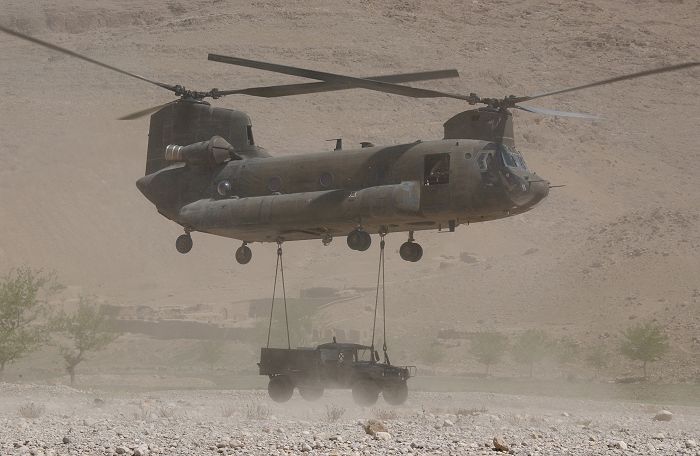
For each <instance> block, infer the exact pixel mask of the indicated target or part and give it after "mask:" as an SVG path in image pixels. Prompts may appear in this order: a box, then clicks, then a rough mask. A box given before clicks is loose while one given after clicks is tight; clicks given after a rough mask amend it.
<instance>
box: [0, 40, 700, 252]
mask: <svg viewBox="0 0 700 456" xmlns="http://www.w3.org/2000/svg"><path fill="white" fill-rule="evenodd" d="M0 30H1V31H4V32H6V33H9V34H11V35H14V36H15V37H18V38H21V39H24V40H28V41H31V42H33V43H35V44H38V45H41V46H44V47H47V48H49V49H53V50H55V51H58V52H62V53H64V54H68V55H70V56H73V57H76V58H79V59H82V60H85V61H88V62H91V63H94V64H96V65H99V66H101V67H104V68H107V69H110V70H112V71H116V72H119V73H121V74H123V75H126V76H130V77H133V78H136V79H139V80H141V81H144V82H147V83H150V84H154V85H156V86H158V87H161V88H163V89H166V90H168V91H171V92H173V93H174V94H175V95H176V96H177V97H178V99H176V100H174V101H170V102H168V103H165V104H163V105H160V106H156V107H153V108H149V109H145V110H142V111H139V112H136V113H133V114H130V115H128V116H125V117H123V118H122V119H136V118H139V117H142V116H146V115H149V114H152V115H151V121H150V128H149V139H148V151H147V159H146V175H145V176H144V177H142V178H140V179H139V180H138V181H137V182H136V185H137V187H138V189H139V190H140V191H141V192H142V193H143V194H144V195H145V196H146V198H148V199H149V200H150V201H151V202H152V203H153V204H154V205H155V206H156V208H157V210H158V212H159V213H161V214H162V215H163V216H165V217H167V218H168V219H170V220H172V221H174V222H176V223H178V224H180V225H181V226H182V227H183V229H184V234H182V235H181V236H180V237H178V239H177V241H176V248H177V250H178V251H179V252H181V253H187V252H189V251H190V250H191V249H192V237H191V234H190V233H192V232H204V233H210V234H215V235H218V236H225V237H229V238H234V239H238V240H240V241H242V245H241V246H240V247H239V248H238V250H237V251H236V255H235V256H236V260H237V261H238V262H239V263H241V264H246V263H248V262H249V261H250V260H251V258H252V252H251V250H250V248H249V247H248V244H249V243H252V242H278V243H281V242H283V241H296V240H304V239H321V240H322V241H323V243H324V244H328V243H329V242H331V240H332V239H333V237H335V236H347V244H348V246H349V247H350V248H351V249H353V250H358V251H364V250H367V249H368V248H369V247H370V244H371V242H372V240H371V237H370V233H380V234H382V235H383V234H386V233H387V232H407V233H408V240H407V241H406V242H405V243H403V244H402V245H401V247H400V249H399V253H400V255H401V258H403V259H404V260H407V261H412V262H415V261H418V260H420V259H421V257H422V255H423V249H422V248H421V246H420V244H418V243H417V242H415V240H414V232H415V231H419V230H432V229H442V228H446V229H449V231H454V229H455V227H457V226H458V225H460V224H465V223H475V222H484V221H489V220H495V219H499V218H503V217H508V216H512V215H516V214H520V213H523V212H525V211H528V210H530V209H531V208H532V207H533V206H535V205H536V204H537V203H538V202H540V201H541V200H542V199H543V198H545V197H546V196H547V194H548V192H549V188H550V187H549V182H547V181H546V180H545V179H543V178H541V177H539V176H538V175H537V174H535V173H534V172H532V171H531V170H529V169H528V167H527V165H526V164H525V160H524V158H523V155H522V153H521V152H519V151H518V150H517V149H516V147H515V143H514V141H513V122H512V113H511V112H510V109H519V110H522V111H527V112H531V113H535V114H546V115H554V116H568V117H579V118H593V117H594V116H591V115H589V114H582V113H572V112H561V111H553V110H549V109H542V108H536V107H532V106H524V105H522V104H520V103H522V102H526V101H530V100H535V99H538V98H543V97H547V96H551V95H557V94H562V93H567V92H573V91H576V90H581V89H586V88H590V87H595V86H601V85H605V84H610V83H614V82H618V81H624V80H627V79H634V78H638V77H642V76H647V75H652V74H658V73H664V72H669V71H676V70H681V69H684V68H690V67H694V66H697V65H700V62H689V63H683V64H678V65H672V66H665V67H662V68H657V69H652V70H647V71H642V72H638V73H632V74H627V75H623V76H618V77H613V78H609V79H604V80H601V81H596V82H592V83H589V84H585V85H580V86H576V87H569V88H564V89H560V90H555V91H551V92H545V93H540V94H537V95H531V96H519V97H518V96H514V95H510V96H506V97H504V98H482V97H479V96H478V95H476V94H474V93H470V94H468V95H462V94H454V93H447V92H440V91H435V90H430V89H422V88H415V87H409V86H405V85H400V84H399V83H404V82H410V81H421V80H428V79H438V78H445V77H456V76H458V74H457V72H456V70H442V71H432V72H423V73H411V74H399V75H390V76H375V77H369V78H358V77H350V76H344V75H340V74H334V73H327V72H321V71H314V70H306V69H302V68H297V67H291V66H285V65H277V64H273V63H268V62H260V61H254V60H247V59H242V58H236V57H227V56H222V55H216V54H209V60H212V61H215V62H222V63H228V64H233V65H239V66H244V67H250V68H256V69H260V70H266V71H273V72H277V73H282V74H287V75H292V76H300V77H305V78H309V79H314V80H316V81H320V82H313V83H302V84H287V85H278V86H268V87H254V88H248V89H238V90H218V89H211V90H209V91H206V92H201V91H195V90H188V89H186V88H184V87H182V86H180V85H170V84H165V83H162V82H158V81H154V80H151V79H147V78H145V77H142V76H139V75H137V74H134V73H130V72H128V71H124V70H122V69H119V68H116V67H114V66H111V65H108V64H105V63H102V62H99V61H96V60H94V59H92V58H89V57H86V56H84V55H81V54H78V53H75V52H73V51H70V50H68V49H65V48H62V47H59V46H56V45H54V44H51V43H48V42H45V41H42V40H39V39H37V38H34V37H30V36H27V35H24V34H22V33H19V32H16V31H14V30H10V29H7V28H4V27H0ZM351 88H362V89H368V90H374V91H379V92H385V93H390V94H396V95H403V96H408V97H414V98H453V99H458V100H463V101H466V102H467V103H468V104H470V105H477V104H483V105H485V106H484V107H481V108H478V109H470V110H467V111H464V112H461V113H459V114H457V115H455V116H454V117H452V118H451V119H449V120H448V121H447V122H445V124H444V137H443V138H442V139H439V140H434V141H417V142H412V143H408V144H400V145H393V146H375V145H373V144H371V143H362V147H361V148H359V149H347V150H346V149H342V147H341V142H340V141H338V142H337V143H336V148H335V149H336V150H335V152H320V153H308V154H301V155H294V156H278V157H273V156H270V154H268V153H267V152H266V151H265V150H264V149H262V148H261V147H259V146H257V145H256V144H255V141H254V139H253V130H252V126H251V121H250V118H249V117H248V116H247V115H246V114H245V113H243V112H241V111H235V110H232V109H226V108H218V107H212V106H211V105H210V104H209V103H208V102H206V101H205V99H207V98H212V99H217V98H220V97H223V96H226V95H250V96H259V97H268V98H271V97H281V96H289V95H300V94H308V93H318V92H328V91H334V90H345V89H351Z"/></svg>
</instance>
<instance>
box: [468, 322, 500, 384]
mask: <svg viewBox="0 0 700 456" xmlns="http://www.w3.org/2000/svg"><path fill="white" fill-rule="evenodd" d="M507 349H508V337H506V336H505V335H503V334H501V333H499V332H479V333H476V334H475V335H474V337H473V338H472V340H471V346H470V347H469V352H470V353H471V354H472V355H474V357H475V358H476V359H477V361H479V362H480V363H481V364H483V365H485V366H486V375H489V370H490V368H491V366H492V365H494V364H497V363H498V362H499V361H501V358H503V355H504V354H505V352H506V350H507Z"/></svg>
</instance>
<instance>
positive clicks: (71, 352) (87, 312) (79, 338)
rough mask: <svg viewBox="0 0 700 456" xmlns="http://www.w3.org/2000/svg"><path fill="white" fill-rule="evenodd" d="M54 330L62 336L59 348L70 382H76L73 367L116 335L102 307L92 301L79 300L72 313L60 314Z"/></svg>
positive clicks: (89, 299) (112, 339)
mask: <svg viewBox="0 0 700 456" xmlns="http://www.w3.org/2000/svg"><path fill="white" fill-rule="evenodd" d="M55 329H56V330H57V331H58V332H59V333H61V334H62V335H63V336H64V339H65V343H64V344H62V345H61V346H60V347H61V348H60V350H61V355H62V356H63V360H64V361H65V367H66V372H68V375H70V383H71V385H73V384H74V383H75V368H76V367H77V366H78V364H80V363H81V362H83V361H85V354H86V353H88V352H92V351H98V350H101V349H103V348H104V347H106V346H107V345H109V344H110V343H111V342H113V341H114V340H115V339H116V338H117V337H119V334H118V333H116V332H113V331H110V328H109V320H108V317H107V315H106V313H105V311H104V307H101V306H98V305H97V304H96V303H95V302H94V298H88V297H81V298H80V302H79V303H78V309H77V310H76V311H75V312H74V313H65V312H63V313H62V314H61V315H59V317H58V318H56V320H55Z"/></svg>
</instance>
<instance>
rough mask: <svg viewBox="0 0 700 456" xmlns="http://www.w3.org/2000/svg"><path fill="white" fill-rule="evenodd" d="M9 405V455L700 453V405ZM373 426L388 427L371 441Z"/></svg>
mask: <svg viewBox="0 0 700 456" xmlns="http://www.w3.org/2000/svg"><path fill="white" fill-rule="evenodd" d="M0 398H1V399H2V400H1V401H0V424H2V430H0V453H2V454H18V455H21V454H28V453H30V452H33V453H31V454H34V455H37V454H45V455H46V456H49V455H64V454H66V455H67V454H80V455H87V454H90V455H110V456H111V455H119V454H124V455H135V456H139V455H140V456H145V455H157V454H168V455H174V454H177V455H192V454H197V455H216V454H231V455H233V454H235V455H239V454H250V455H290V454H291V455H298V454H311V455H327V456H330V455H337V456H340V455H361V454H365V455H366V454H372V455H374V454H395V455H396V454H442V455H454V456H457V455H465V454H470V455H489V454H498V453H496V452H495V448H496V447H495V446H494V445H495V443H494V438H497V439H498V442H499V443H500V444H503V445H504V447H500V448H501V449H502V450H503V449H504V448H507V450H505V451H509V452H510V453H511V454H518V455H577V456H579V455H581V456H583V455H590V454H644V455H650V454H659V455H669V454H677V455H697V454H700V446H699V444H698V428H699V427H700V412H699V409H698V408H693V407H675V408H674V409H673V410H674V411H673V412H672V413H671V412H668V411H664V412H665V413H662V411H661V409H659V408H658V407H654V406H643V405H640V404H629V403H619V404H610V403H601V402H594V401H589V400H570V399H562V400H558V401H556V402H552V401H545V400H542V399H541V398H536V397H534V398H533V397H527V396H516V395H500V394H483V393H418V394H415V395H413V396H412V397H411V399H410V401H409V402H408V403H407V404H405V405H403V406H401V407H397V408H386V407H385V406H384V404H381V403H380V404H378V406H377V407H375V408H360V407H357V406H355V405H353V404H352V403H351V402H350V401H349V395H348V394H347V393H345V392H331V393H330V394H328V395H327V397H326V398H324V399H322V400H321V401H319V402H313V403H309V402H304V401H303V400H301V398H299V397H298V396H297V397H296V398H293V399H292V401H290V402H289V403H287V404H285V405H283V406H280V405H279V404H273V403H270V402H269V401H268V400H267V399H266V398H265V397H264V396H263V395H262V393H259V392H250V391H176V390H175V391H161V392H155V393H150V394H124V393H122V394H115V395H108V396H104V395H99V394H95V393H90V392H83V391H77V390H73V389H71V388H67V387H63V386H53V387H50V386H41V387H38V386H23V385H16V386H15V385H13V386H10V385H4V386H0ZM32 401H33V402H32ZM45 403H48V404H49V405H48V406H47V407H45V408H41V407H42V406H41V405H40V404H45ZM32 404H33V405H32ZM18 409H20V410H22V412H23V413H24V414H25V415H28V414H29V415H30V416H28V417H19V416H18V415H17V410H18ZM31 412H34V415H31ZM669 413H670V415H669ZM659 415H662V416H670V417H671V420H670V421H659V420H655V419H654V418H655V417H657V416H659ZM370 420H379V421H380V422H381V423H382V424H381V426H383V427H382V428H378V427H370V429H369V430H370V431H377V432H376V433H374V434H370V433H368V432H367V431H366V430H365V429H363V427H364V426H366V425H367V424H368V422H370ZM375 426H376V425H375ZM379 429H384V431H380V430H379Z"/></svg>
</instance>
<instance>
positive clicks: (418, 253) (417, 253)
mask: <svg viewBox="0 0 700 456" xmlns="http://www.w3.org/2000/svg"><path fill="white" fill-rule="evenodd" d="M413 246H414V247H413V248H414V254H413V259H412V260H411V261H412V262H413V263H415V262H417V261H420V259H421V258H423V247H421V245H420V244H416V243H415V242H414V243H413Z"/></svg>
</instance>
